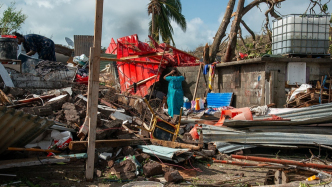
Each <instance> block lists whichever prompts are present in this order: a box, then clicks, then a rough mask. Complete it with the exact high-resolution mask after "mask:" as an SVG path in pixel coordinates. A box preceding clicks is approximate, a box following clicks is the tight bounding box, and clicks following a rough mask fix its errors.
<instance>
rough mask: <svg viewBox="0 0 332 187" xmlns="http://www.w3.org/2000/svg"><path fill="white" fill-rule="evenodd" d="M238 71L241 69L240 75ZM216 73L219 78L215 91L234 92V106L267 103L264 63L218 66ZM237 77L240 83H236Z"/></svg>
mask: <svg viewBox="0 0 332 187" xmlns="http://www.w3.org/2000/svg"><path fill="white" fill-rule="evenodd" d="M237 71H239V75H237V73H236V72H237ZM216 73H217V75H218V76H216V77H218V80H217V81H216V82H217V85H216V86H215V88H214V89H213V91H214V92H216V93H225V92H233V93H234V96H233V106H234V107H237V108H240V107H250V106H253V105H264V104H265V64H264V63H260V64H246V65H241V66H224V67H218V68H217V70H216ZM236 76H238V77H236ZM237 78H239V82H238V83H236V79H237Z"/></svg>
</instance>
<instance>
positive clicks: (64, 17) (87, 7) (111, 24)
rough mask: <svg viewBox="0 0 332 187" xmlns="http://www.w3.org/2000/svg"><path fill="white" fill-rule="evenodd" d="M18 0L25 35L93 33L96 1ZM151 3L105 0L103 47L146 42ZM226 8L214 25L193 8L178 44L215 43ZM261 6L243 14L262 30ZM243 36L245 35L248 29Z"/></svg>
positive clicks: (294, 9) (298, 2) (298, 3)
mask: <svg viewBox="0 0 332 187" xmlns="http://www.w3.org/2000/svg"><path fill="white" fill-rule="evenodd" d="M12 1H13V0H2V1H1V4H3V5H4V6H3V7H2V8H1V9H0V15H1V13H2V11H3V10H4V9H5V8H6V7H7V6H8V5H10V2H12ZM15 1H16V7H17V9H22V11H23V13H25V14H27V15H28V18H27V20H26V22H25V23H24V25H23V26H22V29H21V31H22V33H23V34H26V33H30V32H32V33H37V34H41V35H44V36H47V37H51V36H52V39H53V40H54V42H55V43H59V44H66V42H65V40H64V37H69V38H73V35H93V34H94V19H95V18H94V16H95V1H94V0H15ZM303 1H304V0H289V1H285V2H283V3H282V4H281V7H282V8H281V9H277V10H278V11H280V12H281V13H282V14H290V13H303V12H304V11H305V10H306V8H307V5H308V2H309V0H305V2H306V3H302V2H303ZM148 3H149V0H112V1H111V0H104V14H103V30H102V33H103V36H102V46H105V47H107V46H108V44H109V42H110V40H111V38H112V37H113V38H114V39H117V38H120V37H123V36H127V35H131V34H138V36H139V38H140V40H141V41H146V40H147V38H148V37H147V35H148V23H149V19H150V17H149V16H148V14H147V10H146V9H147V4H148ZM225 8H226V7H221V8H220V11H221V13H220V14H219V15H220V16H219V17H215V18H210V20H215V23H216V24H215V25H211V22H210V23H209V24H210V25H208V24H206V23H205V21H204V20H202V18H200V14H205V15H206V14H208V11H204V10H192V11H196V12H198V13H197V17H195V18H192V19H188V20H187V21H188V23H187V27H188V28H187V31H186V32H185V33H184V32H183V31H182V30H181V29H180V28H179V27H178V26H177V25H176V24H175V23H172V25H173V28H174V40H175V43H176V46H177V47H178V48H180V49H183V50H193V49H195V48H196V47H198V46H199V45H202V44H203V45H204V44H205V43H212V41H213V37H214V35H215V33H216V31H217V29H218V27H219V24H220V23H221V21H222V18H223V16H224V11H225ZM235 9H236V6H235ZM261 9H262V11H263V12H260V11H259V9H257V8H256V7H255V8H253V9H252V10H251V11H250V12H249V13H248V14H247V15H245V17H244V20H245V21H246V23H247V24H248V25H249V26H250V27H251V29H252V30H253V31H254V32H260V30H261V25H262V22H263V20H264V19H265V16H264V12H265V11H266V10H267V7H266V5H263V4H262V5H261ZM330 9H331V8H330ZM234 11H236V10H234ZM185 16H186V15H185ZM271 20H272V18H271ZM206 22H208V21H206ZM230 25H231V22H230V24H229V27H228V29H227V32H229V29H230ZM212 27H213V28H212ZM244 35H246V33H245V32H244Z"/></svg>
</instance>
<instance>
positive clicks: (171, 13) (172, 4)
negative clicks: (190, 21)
mask: <svg viewBox="0 0 332 187" xmlns="http://www.w3.org/2000/svg"><path fill="white" fill-rule="evenodd" d="M181 12H182V5H181V1H180V0H151V1H150V3H149V4H148V14H149V15H150V14H151V15H152V18H151V21H150V23H149V34H150V35H151V36H152V37H153V39H154V40H156V41H159V38H160V37H161V39H162V41H163V42H165V43H168V44H169V43H170V42H171V41H172V44H173V45H174V46H175V42H174V39H173V34H174V30H173V27H172V25H171V21H174V22H175V23H177V24H178V25H179V26H180V28H181V29H182V30H183V31H184V32H185V31H186V29H187V22H186V19H185V17H184V15H182V13H181Z"/></svg>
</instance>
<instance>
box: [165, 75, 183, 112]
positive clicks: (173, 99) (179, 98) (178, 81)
mask: <svg viewBox="0 0 332 187" xmlns="http://www.w3.org/2000/svg"><path fill="white" fill-rule="evenodd" d="M166 81H168V82H169V83H168V93H167V105H168V114H169V115H170V116H171V117H173V116H174V115H179V114H180V110H181V107H182V106H183V90H182V81H184V77H183V76H167V77H166Z"/></svg>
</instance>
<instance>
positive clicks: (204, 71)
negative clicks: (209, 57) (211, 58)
mask: <svg viewBox="0 0 332 187" xmlns="http://www.w3.org/2000/svg"><path fill="white" fill-rule="evenodd" d="M208 71H209V65H208V64H207V65H205V66H204V69H203V74H204V75H206V74H208Z"/></svg>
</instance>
